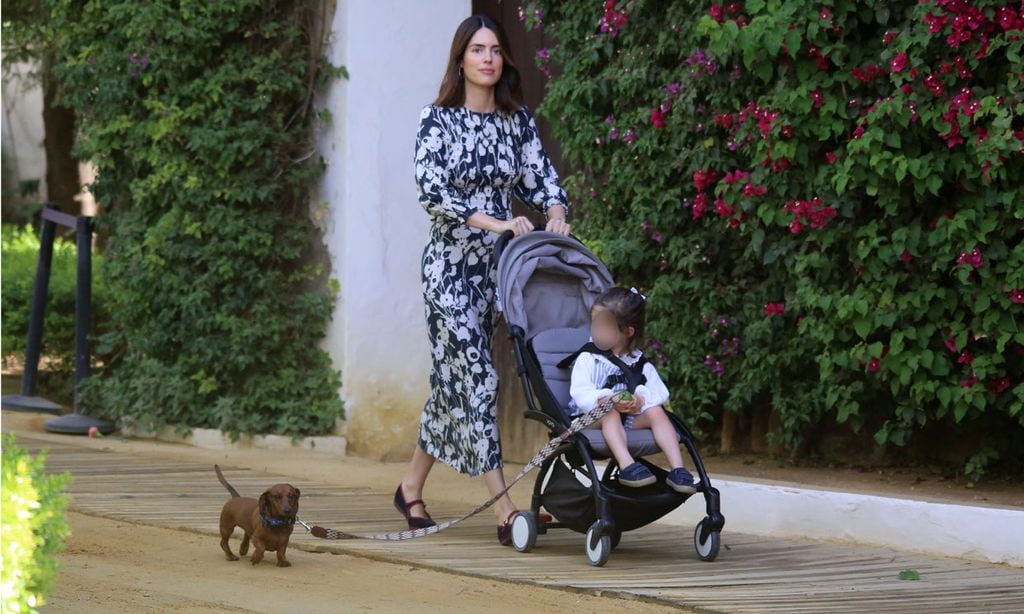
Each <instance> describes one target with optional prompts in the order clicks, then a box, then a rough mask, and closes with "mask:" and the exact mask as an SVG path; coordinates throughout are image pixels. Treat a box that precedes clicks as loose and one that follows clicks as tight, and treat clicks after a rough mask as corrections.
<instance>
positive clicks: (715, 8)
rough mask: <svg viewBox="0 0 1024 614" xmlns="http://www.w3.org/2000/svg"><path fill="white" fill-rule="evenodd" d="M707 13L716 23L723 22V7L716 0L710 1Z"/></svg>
mask: <svg viewBox="0 0 1024 614" xmlns="http://www.w3.org/2000/svg"><path fill="white" fill-rule="evenodd" d="M708 15H710V16H711V19H714V20H715V21H717V22H718V23H723V22H724V21H725V8H724V7H723V6H722V5H721V4H718V3H717V2H712V3H711V7H710V8H708Z"/></svg>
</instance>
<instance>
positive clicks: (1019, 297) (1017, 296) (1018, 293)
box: [1010, 290, 1024, 305]
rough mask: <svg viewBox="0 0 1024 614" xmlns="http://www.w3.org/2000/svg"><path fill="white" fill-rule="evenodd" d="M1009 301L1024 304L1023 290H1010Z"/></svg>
mask: <svg viewBox="0 0 1024 614" xmlns="http://www.w3.org/2000/svg"><path fill="white" fill-rule="evenodd" d="M1010 302H1011V303H1017V304H1018V305H1024V290H1010Z"/></svg>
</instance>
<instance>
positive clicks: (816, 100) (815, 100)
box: [811, 90, 825, 109]
mask: <svg viewBox="0 0 1024 614" xmlns="http://www.w3.org/2000/svg"><path fill="white" fill-rule="evenodd" d="M811 101H812V105H811V106H812V107H813V108H815V109H817V108H819V107H821V105H822V104H824V102H825V97H824V96H822V95H821V90H812V91H811Z"/></svg>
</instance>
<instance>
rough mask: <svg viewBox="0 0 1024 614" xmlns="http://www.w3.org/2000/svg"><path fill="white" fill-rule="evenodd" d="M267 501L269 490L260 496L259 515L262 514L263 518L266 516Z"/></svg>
mask: <svg viewBox="0 0 1024 614" xmlns="http://www.w3.org/2000/svg"><path fill="white" fill-rule="evenodd" d="M268 499H270V491H269V490H267V491H264V493H263V494H262V495H260V513H261V514H263V515H264V516H266V515H267V506H268V505H269V503H268Z"/></svg>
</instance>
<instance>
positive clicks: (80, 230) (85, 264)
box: [75, 216, 92, 413]
mask: <svg viewBox="0 0 1024 614" xmlns="http://www.w3.org/2000/svg"><path fill="white" fill-rule="evenodd" d="M75 244H76V246H77V248H78V275H77V277H76V282H75V410H76V411H78V412H79V413H84V411H82V406H81V405H82V404H81V401H80V399H79V394H78V386H79V385H80V384H81V383H82V381H83V380H84V379H85V378H87V377H89V324H90V321H91V318H92V218H91V217H85V216H82V217H79V218H78V220H77V224H76V228H75Z"/></svg>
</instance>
